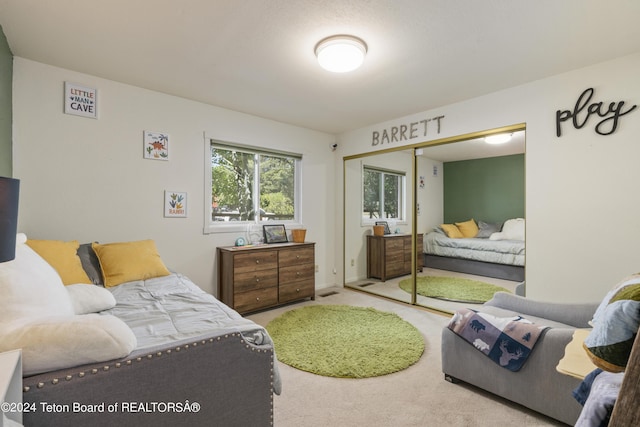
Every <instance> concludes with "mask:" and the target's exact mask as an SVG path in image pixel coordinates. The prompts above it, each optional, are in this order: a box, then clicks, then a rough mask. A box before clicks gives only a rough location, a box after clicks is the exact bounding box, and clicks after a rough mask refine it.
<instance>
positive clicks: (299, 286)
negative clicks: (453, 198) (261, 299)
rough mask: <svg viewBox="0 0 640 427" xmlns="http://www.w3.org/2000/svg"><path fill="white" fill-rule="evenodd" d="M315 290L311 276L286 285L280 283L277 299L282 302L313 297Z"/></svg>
mask: <svg viewBox="0 0 640 427" xmlns="http://www.w3.org/2000/svg"><path fill="white" fill-rule="evenodd" d="M315 292H316V289H315V282H314V280H313V278H311V279H306V280H303V281H300V282H295V283H290V284H287V285H283V284H281V285H280V290H279V292H278V300H279V302H281V303H284V302H289V301H295V300H297V299H302V298H313V297H315Z"/></svg>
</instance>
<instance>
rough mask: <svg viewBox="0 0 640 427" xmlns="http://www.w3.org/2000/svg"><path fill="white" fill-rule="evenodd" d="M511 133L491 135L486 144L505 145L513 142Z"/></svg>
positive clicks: (485, 139) (487, 137)
mask: <svg viewBox="0 0 640 427" xmlns="http://www.w3.org/2000/svg"><path fill="white" fill-rule="evenodd" d="M511 135H513V134H511V133H499V134H497V135H489V136H486V137H485V138H484V142H486V143H487V144H493V145H497V144H504V143H506V142H509V141H511Z"/></svg>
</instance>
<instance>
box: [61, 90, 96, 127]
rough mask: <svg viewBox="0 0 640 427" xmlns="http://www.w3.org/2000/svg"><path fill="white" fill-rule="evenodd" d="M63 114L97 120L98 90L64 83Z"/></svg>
mask: <svg viewBox="0 0 640 427" xmlns="http://www.w3.org/2000/svg"><path fill="white" fill-rule="evenodd" d="M64 112H65V114H73V115H74V116H82V117H89V118H92V119H97V118H98V89H95V88H91V87H85V86H80V85H77V84H75V83H71V82H64Z"/></svg>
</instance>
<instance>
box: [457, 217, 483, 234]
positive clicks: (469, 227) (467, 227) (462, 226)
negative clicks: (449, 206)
mask: <svg viewBox="0 0 640 427" xmlns="http://www.w3.org/2000/svg"><path fill="white" fill-rule="evenodd" d="M455 226H456V227H458V230H460V233H462V235H463V236H464V237H467V238H471V237H476V235H477V234H478V226H477V224H476V222H475V221H474V219H473V218H471V219H470V220H469V221H464V222H456V223H455Z"/></svg>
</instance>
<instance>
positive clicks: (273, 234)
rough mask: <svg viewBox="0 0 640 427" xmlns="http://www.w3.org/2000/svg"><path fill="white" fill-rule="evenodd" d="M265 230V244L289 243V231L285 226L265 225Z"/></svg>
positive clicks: (263, 227)
mask: <svg viewBox="0 0 640 427" xmlns="http://www.w3.org/2000/svg"><path fill="white" fill-rule="evenodd" d="M262 229H263V230H264V242H265V243H286V242H287V230H286V229H285V228H284V225H282V224H277V225H263V226H262Z"/></svg>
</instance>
